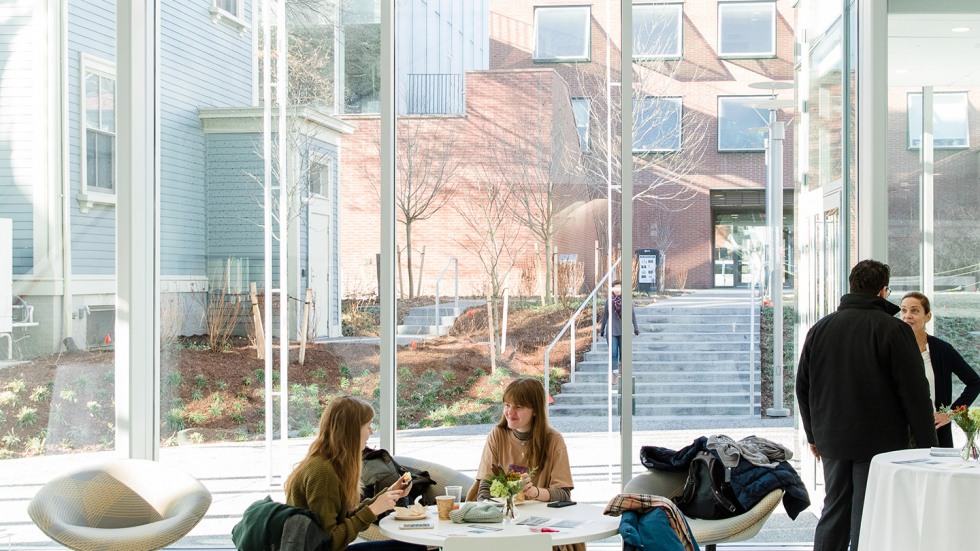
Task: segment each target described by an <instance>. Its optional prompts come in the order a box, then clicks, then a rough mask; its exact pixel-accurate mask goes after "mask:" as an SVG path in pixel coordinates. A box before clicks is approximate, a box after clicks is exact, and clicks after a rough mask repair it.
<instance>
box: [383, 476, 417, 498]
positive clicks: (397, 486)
mask: <svg viewBox="0 0 980 551" xmlns="http://www.w3.org/2000/svg"><path fill="white" fill-rule="evenodd" d="M411 490H412V481H411V480H409V481H408V482H407V483H406V482H405V479H404V478H401V477H399V478H398V480H396V481H395V483H394V484H392V485H391V486H389V487H388V490H386V491H388V492H401V497H405V496H407V495H408V492H410V491H411Z"/></svg>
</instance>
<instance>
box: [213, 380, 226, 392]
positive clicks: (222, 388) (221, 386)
mask: <svg viewBox="0 0 980 551" xmlns="http://www.w3.org/2000/svg"><path fill="white" fill-rule="evenodd" d="M215 386H216V387H218V390H220V391H225V390H228V383H227V382H225V381H218V382H217V383H215Z"/></svg>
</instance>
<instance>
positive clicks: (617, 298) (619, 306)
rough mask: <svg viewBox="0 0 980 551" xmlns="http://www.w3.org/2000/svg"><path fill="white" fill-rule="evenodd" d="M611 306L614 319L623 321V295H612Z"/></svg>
mask: <svg viewBox="0 0 980 551" xmlns="http://www.w3.org/2000/svg"><path fill="white" fill-rule="evenodd" d="M612 304H613V312H616V319H623V295H613V299H612Z"/></svg>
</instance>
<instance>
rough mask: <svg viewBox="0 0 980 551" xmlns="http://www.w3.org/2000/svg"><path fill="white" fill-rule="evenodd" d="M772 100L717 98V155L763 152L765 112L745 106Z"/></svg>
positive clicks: (740, 97) (761, 98) (735, 97)
mask: <svg viewBox="0 0 980 551" xmlns="http://www.w3.org/2000/svg"><path fill="white" fill-rule="evenodd" d="M771 98H772V96H718V151H753V152H754V151H765V150H766V133H765V132H762V131H759V130H758V129H760V128H764V127H766V125H767V124H768V123H769V120H768V118H767V117H768V116H769V114H768V111H766V110H764V109H756V108H754V107H749V106H748V104H750V103H754V102H759V101H763V100H767V99H771Z"/></svg>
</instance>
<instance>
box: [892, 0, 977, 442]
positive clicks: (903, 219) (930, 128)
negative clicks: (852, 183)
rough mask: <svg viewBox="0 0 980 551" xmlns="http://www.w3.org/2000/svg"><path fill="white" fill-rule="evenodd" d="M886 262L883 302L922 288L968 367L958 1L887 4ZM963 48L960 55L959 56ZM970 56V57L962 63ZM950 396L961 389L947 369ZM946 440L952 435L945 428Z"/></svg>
mask: <svg viewBox="0 0 980 551" xmlns="http://www.w3.org/2000/svg"><path fill="white" fill-rule="evenodd" d="M888 34H889V37H892V38H890V42H889V63H888V114H889V115H888V151H889V159H888V165H889V171H888V232H889V236H890V239H889V240H888V260H889V264H890V265H891V266H892V272H893V283H892V288H893V289H895V291H896V292H894V293H893V294H892V300H893V301H895V302H898V301H900V300H901V298H902V295H904V294H905V292H907V291H913V290H915V291H921V292H923V293H925V294H926V295H927V296H928V297H929V299H930V300H931V302H932V314H933V318H932V322H931V324H930V327H929V328H928V331H929V333H930V334H933V335H936V336H937V337H939V338H941V339H943V340H946V341H947V342H949V343H950V344H952V345H953V346H954V348H956V350H957V351H959V352H960V354H962V355H963V356H964V358H965V359H966V360H967V362H968V363H969V364H970V365H972V366H974V367H976V366H977V365H978V360H980V358H978V357H977V355H976V353H975V351H976V350H977V330H978V329H980V304H978V302H977V300H976V298H975V296H976V294H977V293H976V291H977V284H978V281H980V268H978V264H977V258H978V253H980V241H978V237H977V236H978V235H980V225H978V222H977V219H976V216H974V215H973V214H972V213H974V212H976V209H977V207H978V201H980V195H978V194H977V189H976V180H977V167H978V164H977V162H976V161H977V143H976V142H977V139H976V136H977V132H978V128H980V120H978V117H977V108H976V106H977V103H978V101H980V81H977V80H976V79H972V78H963V75H964V74H970V71H969V67H964V66H963V65H962V64H961V63H956V64H953V65H946V64H935V63H933V60H935V59H957V60H959V59H964V60H972V59H973V57H974V56H971V55H970V54H969V52H971V51H973V50H975V49H976V47H977V45H978V44H980V10H978V9H977V8H976V7H975V6H972V5H968V4H965V3H954V4H953V5H950V6H943V7H931V6H930V7H928V8H926V7H923V6H922V5H919V4H916V3H913V2H898V3H889V14H888ZM964 56H965V57H964ZM967 63H972V62H969V61H968V62H967ZM953 384H954V388H953V396H954V398H955V397H956V396H958V395H959V390H960V389H961V388H962V385H961V383H960V381H958V380H956V378H955V377H954V381H953ZM953 432H954V438H958V437H960V436H961V434H960V433H959V432H958V431H956V430H954V431H953Z"/></svg>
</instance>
